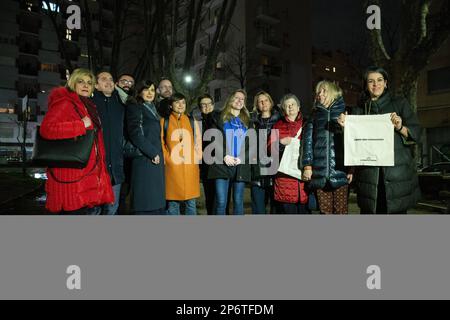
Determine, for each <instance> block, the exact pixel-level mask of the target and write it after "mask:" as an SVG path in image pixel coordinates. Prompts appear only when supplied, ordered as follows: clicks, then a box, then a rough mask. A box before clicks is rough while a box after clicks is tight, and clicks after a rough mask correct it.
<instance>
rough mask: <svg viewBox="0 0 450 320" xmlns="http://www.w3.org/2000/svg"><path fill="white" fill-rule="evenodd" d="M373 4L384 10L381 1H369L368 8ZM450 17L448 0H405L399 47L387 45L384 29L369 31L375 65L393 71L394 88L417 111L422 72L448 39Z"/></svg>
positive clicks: (403, 1)
mask: <svg viewBox="0 0 450 320" xmlns="http://www.w3.org/2000/svg"><path fill="white" fill-rule="evenodd" d="M373 4H374V5H378V6H380V7H382V3H381V1H380V0H369V1H367V2H366V5H367V6H368V5H373ZM449 16H450V5H449V1H448V0H414V1H411V0H409V1H407V0H401V18H400V36H399V39H400V40H399V44H398V47H397V48H389V47H388V46H387V44H388V42H387V41H386V39H385V38H386V36H385V34H383V32H382V30H373V31H369V44H370V53H371V58H372V59H373V62H374V63H376V64H377V65H379V66H382V67H384V68H386V69H387V70H388V71H389V73H390V75H391V79H390V87H391V89H393V90H394V92H395V93H396V94H399V95H403V96H404V97H406V98H407V99H408V100H409V102H410V103H411V105H412V106H413V108H414V109H417V84H418V78H419V75H420V72H421V71H422V70H424V69H425V67H426V66H427V64H428V63H429V60H430V58H431V56H432V55H434V54H435V53H436V52H437V51H438V50H439V49H440V48H441V46H442V44H443V43H444V42H445V41H446V40H447V39H448V36H449V32H450V19H449ZM391 34H392V33H391ZM389 50H392V52H390V51H389Z"/></svg>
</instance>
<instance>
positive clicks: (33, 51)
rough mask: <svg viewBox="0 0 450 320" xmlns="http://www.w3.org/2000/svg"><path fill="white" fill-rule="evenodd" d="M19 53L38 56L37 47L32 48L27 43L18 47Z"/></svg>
mask: <svg viewBox="0 0 450 320" xmlns="http://www.w3.org/2000/svg"><path fill="white" fill-rule="evenodd" d="M19 53H20V54H27V55H32V56H38V55H39V46H33V45H31V44H29V43H25V44H22V45H20V46H19Z"/></svg>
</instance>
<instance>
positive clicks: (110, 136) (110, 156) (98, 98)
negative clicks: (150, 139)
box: [92, 72, 125, 215]
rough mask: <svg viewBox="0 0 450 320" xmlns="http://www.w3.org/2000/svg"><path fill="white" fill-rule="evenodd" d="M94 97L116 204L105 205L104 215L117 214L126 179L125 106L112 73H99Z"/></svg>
mask: <svg viewBox="0 0 450 320" xmlns="http://www.w3.org/2000/svg"><path fill="white" fill-rule="evenodd" d="M95 89H96V90H95V92H94V97H93V98H92V100H93V101H94V102H95V104H96V106H97V110H98V114H99V116H100V119H101V122H102V129H103V135H104V139H105V151H106V165H107V168H108V173H109V175H110V177H111V183H112V186H113V191H114V197H115V200H114V204H113V205H106V206H104V207H103V214H104V215H116V214H117V211H118V208H119V200H120V190H121V186H122V183H123V182H124V180H125V174H124V170H123V124H124V116H125V108H124V106H123V104H122V103H121V101H120V98H119V95H118V93H117V91H115V89H114V80H113V77H112V75H111V74H110V73H108V72H101V73H99V74H98V75H97V85H96V86H95Z"/></svg>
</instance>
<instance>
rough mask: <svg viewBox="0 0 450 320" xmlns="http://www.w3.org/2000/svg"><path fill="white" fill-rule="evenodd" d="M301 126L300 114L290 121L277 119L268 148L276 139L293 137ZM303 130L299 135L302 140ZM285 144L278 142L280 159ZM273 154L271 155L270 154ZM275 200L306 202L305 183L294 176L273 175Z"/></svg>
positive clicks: (285, 118) (292, 202)
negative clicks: (274, 131) (274, 132)
mask: <svg viewBox="0 0 450 320" xmlns="http://www.w3.org/2000/svg"><path fill="white" fill-rule="evenodd" d="M302 126H303V118H302V116H301V115H299V116H298V118H297V120H296V121H291V120H289V119H288V118H287V117H284V118H282V119H281V120H279V121H278V122H277V123H276V124H275V125H274V127H273V129H275V130H278V131H277V133H276V134H275V135H272V136H271V139H270V141H269V148H270V147H271V144H272V143H274V142H275V141H276V140H282V139H284V138H289V137H290V138H294V137H295V136H296V135H297V133H298V131H299V130H300V128H302ZM302 137H303V132H302V134H301V135H300V137H299V140H302ZM285 148H286V147H285V146H284V145H282V144H281V143H280V153H279V157H280V161H281V159H282V158H283V153H284V150H285ZM272 156H273V155H272ZM274 189H275V200H276V201H278V202H282V203H291V204H294V203H302V204H306V203H307V202H308V195H307V193H306V191H305V183H304V182H301V181H300V180H297V179H296V178H294V177H290V176H288V175H285V174H283V173H278V174H277V175H276V177H275V186H274Z"/></svg>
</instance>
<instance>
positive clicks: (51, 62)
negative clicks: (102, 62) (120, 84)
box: [0, 0, 114, 154]
mask: <svg viewBox="0 0 450 320" xmlns="http://www.w3.org/2000/svg"><path fill="white" fill-rule="evenodd" d="M76 3H77V1H72V2H69V1H64V2H63V5H64V7H58V6H57V5H56V4H54V3H50V7H48V6H47V5H46V4H45V3H44V2H42V1H41V0H3V1H2V10H1V11H0V43H1V48H2V50H0V74H1V77H0V126H1V129H0V154H6V153H16V151H17V150H18V149H20V146H21V141H19V140H20V139H17V137H22V136H23V128H22V127H23V126H22V124H21V121H22V118H23V117H22V98H23V97H25V96H27V97H28V103H27V106H28V110H27V111H28V113H29V117H28V120H29V123H28V130H27V131H30V132H28V133H27V151H28V152H31V148H32V143H33V141H34V137H35V131H36V130H35V128H36V126H37V124H38V123H39V122H40V121H41V119H42V115H44V114H45V112H46V111H47V98H48V94H49V91H50V90H51V89H52V88H54V87H57V86H60V85H63V84H64V83H65V81H66V79H67V78H66V77H67V69H66V67H65V61H64V60H63V59H62V56H61V52H60V50H59V43H58V38H57V35H56V32H55V29H54V26H53V24H52V21H51V19H50V17H49V16H48V14H47V13H48V12H47V11H48V10H51V11H52V12H56V13H58V19H63V17H64V12H65V11H66V6H67V5H68V4H76ZM89 6H90V10H91V12H93V13H94V15H93V16H94V19H93V20H94V21H93V31H94V32H95V37H96V39H99V38H100V37H101V39H102V44H103V50H105V56H108V54H107V53H108V51H109V50H111V47H112V41H111V39H109V38H108V34H109V33H108V32H103V33H99V22H98V18H99V13H100V12H99V8H98V4H97V2H96V1H94V0H92V1H90V2H89ZM101 14H102V21H103V26H102V28H103V30H105V28H106V29H107V28H108V27H111V25H112V23H113V19H114V17H113V14H112V8H111V6H110V5H108V3H107V2H106V3H105V5H104V6H103V8H102V12H101ZM64 26H65V24H64V21H63V20H62V23H61V27H63V28H65V27H64ZM64 31H65V32H64V34H65V39H64V41H65V47H66V51H67V55H68V56H69V58H70V60H71V63H72V65H73V66H74V67H88V65H89V63H88V49H87V48H88V46H87V39H86V31H85V30H83V29H82V30H81V31H77V30H69V29H65V30H64ZM105 67H107V66H105Z"/></svg>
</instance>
